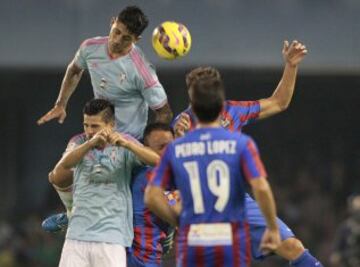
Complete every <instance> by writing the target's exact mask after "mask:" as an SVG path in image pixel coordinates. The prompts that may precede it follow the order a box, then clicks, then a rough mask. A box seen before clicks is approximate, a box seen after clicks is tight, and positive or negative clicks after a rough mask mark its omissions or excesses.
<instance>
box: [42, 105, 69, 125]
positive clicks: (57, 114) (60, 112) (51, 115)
mask: <svg viewBox="0 0 360 267" xmlns="http://www.w3.org/2000/svg"><path fill="white" fill-rule="evenodd" d="M56 118H58V122H59V123H63V122H64V120H65V118H66V111H65V107H64V106H62V105H55V106H54V107H53V108H52V109H51V110H50V111H49V112H48V113H46V114H45V115H44V116H42V117H41V118H40V119H39V120H38V121H37V124H38V125H42V124H44V123H46V122H48V121H51V120H52V119H56Z"/></svg>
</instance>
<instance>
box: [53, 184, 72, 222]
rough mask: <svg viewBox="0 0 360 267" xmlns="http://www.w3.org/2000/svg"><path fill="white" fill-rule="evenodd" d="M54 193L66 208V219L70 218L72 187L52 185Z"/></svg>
mask: <svg viewBox="0 0 360 267" xmlns="http://www.w3.org/2000/svg"><path fill="white" fill-rule="evenodd" d="M53 186H54V188H55V190H56V192H57V193H58V195H59V197H60V199H61V202H62V203H63V204H64V206H65V208H66V214H67V216H68V218H70V216H71V210H72V205H73V186H72V185H70V186H68V187H63V188H62V187H58V186H56V185H53Z"/></svg>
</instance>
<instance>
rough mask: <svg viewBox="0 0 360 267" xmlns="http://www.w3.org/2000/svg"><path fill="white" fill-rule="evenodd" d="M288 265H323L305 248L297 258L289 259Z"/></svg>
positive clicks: (295, 266) (309, 266) (308, 266)
mask: <svg viewBox="0 0 360 267" xmlns="http://www.w3.org/2000/svg"><path fill="white" fill-rule="evenodd" d="M290 266H294V267H324V266H323V265H322V264H321V262H320V261H318V260H317V259H316V258H315V257H314V256H313V255H311V254H310V252H309V251H308V250H305V251H304V253H303V254H301V256H300V257H299V258H297V259H296V260H294V261H290Z"/></svg>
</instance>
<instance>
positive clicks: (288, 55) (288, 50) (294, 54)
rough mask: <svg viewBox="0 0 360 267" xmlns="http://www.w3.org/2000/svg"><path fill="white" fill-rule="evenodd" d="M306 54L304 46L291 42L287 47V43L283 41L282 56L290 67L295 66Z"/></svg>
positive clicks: (297, 42)
mask: <svg viewBox="0 0 360 267" xmlns="http://www.w3.org/2000/svg"><path fill="white" fill-rule="evenodd" d="M307 53H308V50H307V49H306V46H305V45H304V44H302V43H300V42H299V41H296V40H295V41H292V43H291V44H290V45H289V42H288V41H284V47H283V50H282V54H283V57H284V60H285V62H286V63H288V64H290V65H291V66H293V67H295V66H297V65H298V64H299V63H300V62H301V61H302V60H303V58H304V57H305V55H306V54H307Z"/></svg>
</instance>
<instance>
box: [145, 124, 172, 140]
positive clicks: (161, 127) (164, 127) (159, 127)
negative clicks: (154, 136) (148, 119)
mask: <svg viewBox="0 0 360 267" xmlns="http://www.w3.org/2000/svg"><path fill="white" fill-rule="evenodd" d="M154 131H164V132H170V133H171V134H172V136H173V137H175V133H174V130H173V128H172V127H171V126H170V125H169V124H166V123H162V122H153V123H149V124H148V125H146V127H145V130H144V144H145V145H149V144H148V141H147V138H148V137H149V135H150V134H151V133H152V132H154Z"/></svg>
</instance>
